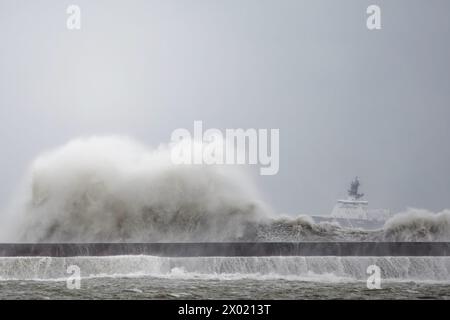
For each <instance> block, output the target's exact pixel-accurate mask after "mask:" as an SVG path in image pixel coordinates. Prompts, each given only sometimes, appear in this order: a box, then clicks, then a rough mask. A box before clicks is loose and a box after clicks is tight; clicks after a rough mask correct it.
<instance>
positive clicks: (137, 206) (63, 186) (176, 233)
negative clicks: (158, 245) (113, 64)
mask: <svg viewBox="0 0 450 320" xmlns="http://www.w3.org/2000/svg"><path fill="white" fill-rule="evenodd" d="M25 192H26V194H25V200H24V201H23V204H22V205H21V206H20V207H19V208H16V209H15V210H14V212H13V214H14V219H13V220H14V221H15V224H14V227H11V228H9V229H10V230H11V231H12V236H11V237H10V239H9V240H10V241H30V242H101V241H104V242H113V241H136V242H139V241H221V240H235V239H239V238H241V237H242V236H244V234H245V232H246V230H247V229H246V228H247V227H248V226H249V225H253V224H255V223H257V222H258V221H261V220H264V219H265V218H266V217H268V216H270V215H271V214H270V210H269V209H268V208H267V207H266V206H265V205H264V204H263V202H262V201H260V200H259V196H258V194H257V192H256V190H255V188H254V187H253V185H252V183H251V181H250V179H249V178H248V177H247V176H246V175H245V173H244V172H243V171H242V170H241V169H240V168H237V167H236V166H232V167H225V166H202V165H191V166H186V165H175V164H173V163H172V162H171V159H170V148H169V147H168V146H164V145H162V146H160V147H159V148H157V149H155V150H150V149H148V148H147V147H146V146H144V145H142V144H140V143H138V142H136V141H134V140H132V139H130V138H126V137H120V136H109V137H91V138H82V139H76V140H73V141H71V142H69V143H68V144H66V145H65V146H62V147H60V148H58V149H56V150H54V151H51V152H47V153H45V154H43V155H41V156H39V157H38V158H37V159H36V160H35V161H34V162H33V163H32V165H31V168H30V170H29V174H28V178H27V183H26V188H25Z"/></svg>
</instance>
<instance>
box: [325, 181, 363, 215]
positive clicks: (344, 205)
mask: <svg viewBox="0 0 450 320" xmlns="http://www.w3.org/2000/svg"><path fill="white" fill-rule="evenodd" d="M360 185H361V184H360V182H359V179H358V177H356V178H355V180H353V181H352V182H351V184H350V189H348V192H347V193H348V198H347V199H346V200H338V201H337V203H336V205H335V206H334V208H333V211H332V212H331V216H332V217H333V218H337V219H361V220H369V219H370V218H369V215H368V211H369V210H368V207H369V202H367V201H364V200H360V199H361V198H362V197H364V193H359V187H360Z"/></svg>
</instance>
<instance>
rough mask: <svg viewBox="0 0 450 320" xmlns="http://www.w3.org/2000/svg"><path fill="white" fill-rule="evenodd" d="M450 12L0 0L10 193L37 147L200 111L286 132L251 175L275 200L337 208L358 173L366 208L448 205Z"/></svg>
mask: <svg viewBox="0 0 450 320" xmlns="http://www.w3.org/2000/svg"><path fill="white" fill-rule="evenodd" d="M69 4H77V5H79V6H80V7H81V10H82V29H81V30H80V31H68V30H67V29H66V19H67V14H66V12H65V11H66V8H67V6H68V5H69ZM370 4H378V5H379V6H380V7H381V10H382V30H379V31H369V30H367V28H366V16H367V15H366V8H367V6H368V5H370ZM449 16H450V1H448V0H441V1H439V0H431V1H419V0H417V1H412V0H408V1H405V0H396V1H373V0H372V1H362V0H353V1H349V0H342V1H336V0H328V1H325V0H314V1H312V0H308V1H303V0H292V1H291V0H169V1H168V0H161V1H148V0H146V1H99V0H89V1H81V0H71V1H46V0H42V1H31V0H29V1H19V0H0V119H1V127H0V148H1V151H2V157H1V158H0V168H1V171H2V172H1V177H2V183H1V184H0V204H5V205H6V204H7V203H8V202H9V199H10V198H11V195H12V193H13V190H14V188H15V187H16V186H17V184H18V183H19V180H20V178H21V176H22V175H23V174H24V171H25V169H26V167H27V165H28V164H29V163H30V162H31V161H32V159H33V158H34V157H35V156H36V155H37V154H39V153H40V152H41V151H42V150H45V149H48V148H52V147H56V146H58V145H60V144H63V143H65V142H66V141H67V140H70V139H71V138H74V137H78V136H80V135H90V134H109V133H115V134H125V135H130V136H132V137H135V138H136V139H138V140H140V141H142V142H144V143H146V144H148V145H150V146H156V145H158V144H159V143H160V142H168V140H169V139H170V134H171V132H172V131H173V130H174V129H176V128H180V127H184V128H187V129H189V130H192V126H193V121H194V120H203V122H204V126H205V127H207V128H219V129H225V128H239V127H242V128H279V129H280V143H281V150H280V172H279V174H278V175H276V176H272V177H260V176H256V174H255V179H256V183H257V184H258V186H259V188H260V190H261V191H262V192H263V194H264V196H265V198H266V200H267V202H268V203H270V204H271V205H272V206H273V207H274V208H275V209H276V210H277V211H279V212H287V213H292V214H296V213H319V214H328V213H329V212H330V211H331V209H332V206H333V205H334V202H335V200H336V199H337V198H338V197H342V196H344V195H345V191H346V189H347V186H348V183H349V181H350V180H351V179H352V178H353V177H354V176H355V175H358V176H360V177H361V180H362V182H363V189H364V190H363V191H364V192H365V193H366V194H367V196H368V197H367V199H368V200H369V202H370V204H371V206H372V207H387V208H392V209H394V210H401V209H403V208H405V207H407V206H415V207H422V208H428V209H431V210H440V209H443V208H450V176H449V173H450V143H449V138H450V124H449V120H450V61H449V57H450V19H449ZM256 170H257V169H256V168H255V172H256Z"/></svg>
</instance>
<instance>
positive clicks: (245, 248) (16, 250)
mask: <svg viewBox="0 0 450 320" xmlns="http://www.w3.org/2000/svg"><path fill="white" fill-rule="evenodd" d="M140 254H143V255H154V256H165V257H213V256H230V257H233V256H234V257H237V256H240V257H244V256H449V255H450V242H230V243H225V242H220V243H214V242H205V243H39V244H25V243H7V244H0V256H2V257H18V256H27V257H29V256H49V257H73V256H111V255H140Z"/></svg>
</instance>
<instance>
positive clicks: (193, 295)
mask: <svg viewBox="0 0 450 320" xmlns="http://www.w3.org/2000/svg"><path fill="white" fill-rule="evenodd" d="M0 292H1V297H2V298H3V299H450V285H449V284H439V283H417V282H387V283H382V286H381V289H379V290H378V289H377V290H369V289H367V287H366V283H365V282H364V281H358V282H315V281H300V280H286V279H270V280H257V279H235V280H223V279H222V280H221V279H192V278H191V279H168V278H157V277H149V276H145V277H117V278H93V279H84V280H82V282H81V288H80V289H67V286H66V282H65V281H33V280H28V281H17V280H16V281H0Z"/></svg>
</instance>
